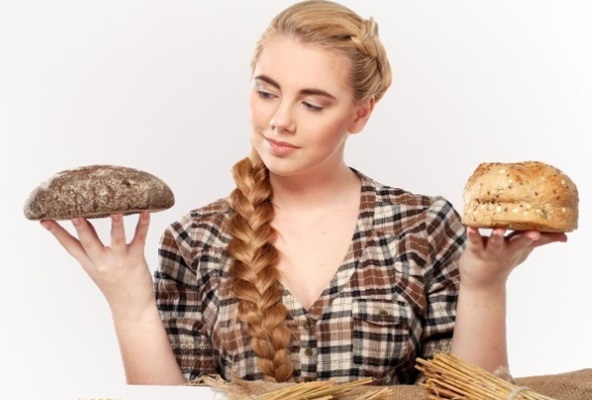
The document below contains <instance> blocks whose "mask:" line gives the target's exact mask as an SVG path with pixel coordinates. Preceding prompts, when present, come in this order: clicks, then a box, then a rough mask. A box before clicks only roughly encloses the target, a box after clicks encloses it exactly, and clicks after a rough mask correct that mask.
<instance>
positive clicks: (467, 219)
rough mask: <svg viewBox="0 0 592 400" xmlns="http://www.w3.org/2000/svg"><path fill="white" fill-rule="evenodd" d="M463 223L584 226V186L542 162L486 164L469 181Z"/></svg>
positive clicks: (560, 228) (554, 228)
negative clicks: (580, 216)
mask: <svg viewBox="0 0 592 400" xmlns="http://www.w3.org/2000/svg"><path fill="white" fill-rule="evenodd" d="M463 203H464V204H463V212H462V216H461V218H462V222H463V224H465V225H467V226H472V227H477V228H506V229H512V230H520V231H523V230H537V231H541V232H570V231H573V230H575V229H576V228H577V227H578V203H579V197H578V190H577V187H576V185H575V184H574V182H573V181H572V180H571V179H570V178H569V177H568V176H567V175H566V174H564V173H563V172H562V171H560V170H559V169H557V168H555V167H553V166H551V165H548V164H545V163H543V162H540V161H524V162H516V163H499V162H492V163H481V164H480V165H479V166H478V167H477V169H476V170H475V172H474V173H473V174H472V175H471V177H470V178H469V180H468V181H467V183H466V185H465V189H464V196H463Z"/></svg>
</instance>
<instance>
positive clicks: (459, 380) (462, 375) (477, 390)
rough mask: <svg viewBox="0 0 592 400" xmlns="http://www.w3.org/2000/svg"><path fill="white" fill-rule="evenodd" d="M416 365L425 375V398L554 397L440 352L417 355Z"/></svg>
mask: <svg viewBox="0 0 592 400" xmlns="http://www.w3.org/2000/svg"><path fill="white" fill-rule="evenodd" d="M416 368H417V369H418V370H420V371H421V372H423V375H424V376H425V378H426V379H425V381H424V382H423V383H422V384H421V385H422V386H423V387H424V388H425V389H426V391H427V397H426V399H427V400H445V399H450V400H452V399H454V400H460V399H468V400H554V399H552V398H551V397H547V396H543V395H542V394H539V393H536V392H534V391H533V390H530V389H529V388H528V387H523V386H517V385H515V384H513V383H512V382H510V381H508V380H506V379H502V378H500V377H499V376H496V375H494V374H492V373H490V372H488V371H486V370H484V369H481V368H479V367H477V366H475V365H473V364H470V363H468V362H466V361H464V360H461V359H459V358H457V357H454V356H451V355H448V354H444V353H439V354H436V356H435V357H434V358H433V359H430V360H428V361H426V360H423V359H418V360H417V366H416Z"/></svg>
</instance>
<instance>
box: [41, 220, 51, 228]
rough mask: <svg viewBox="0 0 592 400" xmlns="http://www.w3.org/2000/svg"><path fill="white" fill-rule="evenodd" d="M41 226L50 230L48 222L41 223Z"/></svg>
mask: <svg viewBox="0 0 592 400" xmlns="http://www.w3.org/2000/svg"><path fill="white" fill-rule="evenodd" d="M41 226H42V227H44V228H45V229H47V230H49V223H47V222H46V221H41Z"/></svg>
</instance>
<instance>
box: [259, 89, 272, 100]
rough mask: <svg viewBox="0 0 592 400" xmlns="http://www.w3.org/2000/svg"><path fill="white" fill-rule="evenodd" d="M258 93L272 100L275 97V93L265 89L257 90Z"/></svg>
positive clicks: (263, 97) (265, 98)
mask: <svg viewBox="0 0 592 400" xmlns="http://www.w3.org/2000/svg"><path fill="white" fill-rule="evenodd" d="M257 94H259V97H261V98H262V99H263V100H271V99H273V98H275V95H273V94H272V93H269V92H266V91H263V90H257Z"/></svg>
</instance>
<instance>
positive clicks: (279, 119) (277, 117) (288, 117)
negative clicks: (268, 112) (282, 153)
mask: <svg viewBox="0 0 592 400" xmlns="http://www.w3.org/2000/svg"><path fill="white" fill-rule="evenodd" d="M292 112H293V110H292V107H291V105H290V104H289V102H287V101H282V102H280V104H279V105H278V108H277V110H276V111H275V113H274V114H273V116H272V118H271V121H270V122H269V123H270V125H271V129H272V130H274V131H278V132H286V131H287V132H292V131H294V128H295V126H296V125H295V123H294V116H293V115H292Z"/></svg>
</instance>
